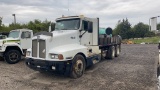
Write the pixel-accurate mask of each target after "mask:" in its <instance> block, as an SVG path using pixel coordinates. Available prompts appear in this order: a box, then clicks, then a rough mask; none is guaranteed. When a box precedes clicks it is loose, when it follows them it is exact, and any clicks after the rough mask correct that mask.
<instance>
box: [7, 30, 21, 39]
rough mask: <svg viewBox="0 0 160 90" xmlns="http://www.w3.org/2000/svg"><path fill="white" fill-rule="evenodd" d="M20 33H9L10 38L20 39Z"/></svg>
mask: <svg viewBox="0 0 160 90" xmlns="http://www.w3.org/2000/svg"><path fill="white" fill-rule="evenodd" d="M19 33H20V32H19V31H11V32H10V33H9V36H8V37H12V38H18V37H19Z"/></svg>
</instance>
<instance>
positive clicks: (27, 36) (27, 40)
mask: <svg viewBox="0 0 160 90" xmlns="http://www.w3.org/2000/svg"><path fill="white" fill-rule="evenodd" d="M20 45H21V47H22V49H29V48H31V47H32V32H30V31H22V33H21V40H20Z"/></svg>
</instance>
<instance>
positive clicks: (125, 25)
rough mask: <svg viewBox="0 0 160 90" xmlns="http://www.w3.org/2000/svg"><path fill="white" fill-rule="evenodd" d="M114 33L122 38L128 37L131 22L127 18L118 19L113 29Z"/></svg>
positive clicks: (129, 35)
mask: <svg viewBox="0 0 160 90" xmlns="http://www.w3.org/2000/svg"><path fill="white" fill-rule="evenodd" d="M113 34H114V35H121V36H122V38H123V39H129V38H131V35H132V30H131V24H130V23H129V21H128V19H127V18H126V19H123V20H122V22H121V21H119V23H118V24H117V26H116V28H115V29H114V31H113Z"/></svg>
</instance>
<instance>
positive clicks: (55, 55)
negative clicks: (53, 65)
mask: <svg viewBox="0 0 160 90" xmlns="http://www.w3.org/2000/svg"><path fill="white" fill-rule="evenodd" d="M50 56H51V59H59V60H63V55H62V54H50Z"/></svg>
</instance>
